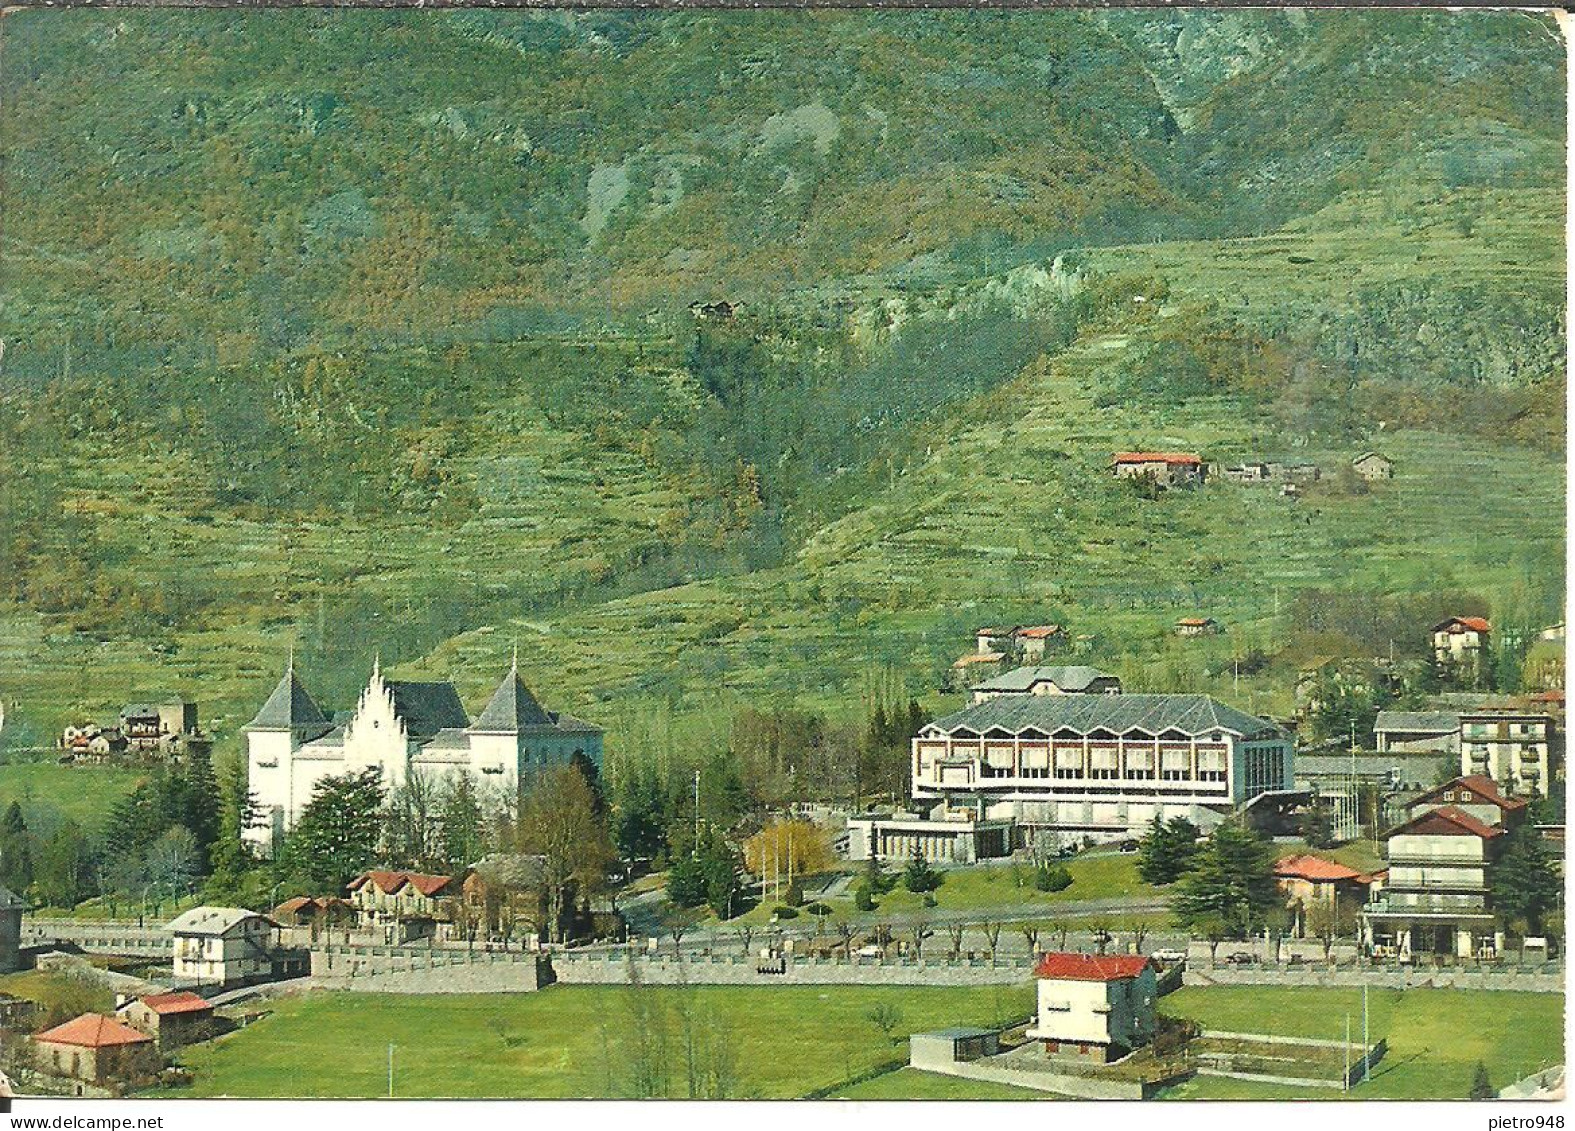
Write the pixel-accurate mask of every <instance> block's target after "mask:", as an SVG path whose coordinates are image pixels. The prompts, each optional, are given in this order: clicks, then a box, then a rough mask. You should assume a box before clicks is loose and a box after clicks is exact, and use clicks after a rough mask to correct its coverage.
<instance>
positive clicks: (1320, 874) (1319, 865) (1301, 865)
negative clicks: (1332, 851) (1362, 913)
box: [1274, 855, 1362, 883]
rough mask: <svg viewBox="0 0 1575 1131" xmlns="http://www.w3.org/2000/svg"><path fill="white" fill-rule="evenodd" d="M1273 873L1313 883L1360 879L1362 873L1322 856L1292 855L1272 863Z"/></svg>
mask: <svg viewBox="0 0 1575 1131" xmlns="http://www.w3.org/2000/svg"><path fill="white" fill-rule="evenodd" d="M1274 874H1275V875H1276V876H1284V877H1285V878H1287V879H1296V880H1311V881H1312V882H1313V883H1335V882H1337V881H1339V880H1360V879H1361V878H1362V874H1361V873H1360V872H1358V871H1357V870H1356V869H1355V868H1347V867H1346V866H1345V865H1344V864H1340V863H1337V862H1336V861H1333V860H1325V859H1324V858H1323V857H1322V856H1309V855H1294V856H1286V857H1282V858H1281V859H1280V861H1279V862H1278V863H1276V864H1275V865H1274Z"/></svg>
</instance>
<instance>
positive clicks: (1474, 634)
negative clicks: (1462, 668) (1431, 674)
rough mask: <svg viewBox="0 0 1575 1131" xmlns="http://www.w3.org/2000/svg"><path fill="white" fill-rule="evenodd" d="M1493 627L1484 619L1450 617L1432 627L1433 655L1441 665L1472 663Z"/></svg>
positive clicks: (1480, 651)
mask: <svg viewBox="0 0 1575 1131" xmlns="http://www.w3.org/2000/svg"><path fill="white" fill-rule="evenodd" d="M1492 631H1493V626H1492V625H1491V624H1489V623H1488V622H1487V620H1486V618H1484V617H1450V618H1449V619H1448V620H1441V621H1439V622H1438V623H1437V624H1435V625H1434V626H1433V655H1434V657H1435V658H1436V659H1437V660H1438V662H1439V663H1441V664H1460V663H1474V662H1475V661H1476V660H1477V659H1478V657H1480V656H1481V654H1482V649H1483V647H1484V646H1486V644H1487V639H1488V634H1489V633H1490V632H1492Z"/></svg>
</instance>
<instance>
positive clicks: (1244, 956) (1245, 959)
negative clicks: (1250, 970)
mask: <svg viewBox="0 0 1575 1131" xmlns="http://www.w3.org/2000/svg"><path fill="white" fill-rule="evenodd" d="M1225 961H1226V962H1228V963H1230V964H1231V965H1232V966H1250V965H1251V964H1252V963H1254V962H1256V961H1258V960H1257V959H1256V958H1254V957H1253V956H1252V955H1250V954H1248V953H1247V952H1246V951H1245V950H1238V951H1237V952H1236V953H1235V954H1227V955H1226V956H1225Z"/></svg>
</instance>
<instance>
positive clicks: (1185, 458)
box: [1111, 452, 1208, 487]
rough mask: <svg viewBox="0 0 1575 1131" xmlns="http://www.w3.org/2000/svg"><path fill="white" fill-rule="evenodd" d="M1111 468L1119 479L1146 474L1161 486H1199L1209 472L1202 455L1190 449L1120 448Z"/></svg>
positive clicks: (1134, 477)
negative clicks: (1131, 449)
mask: <svg viewBox="0 0 1575 1131" xmlns="http://www.w3.org/2000/svg"><path fill="white" fill-rule="evenodd" d="M1111 469H1112V470H1113V471H1114V472H1115V473H1116V478H1117V479H1137V478H1139V477H1140V476H1144V475H1147V476H1152V477H1153V479H1154V481H1155V482H1156V483H1158V484H1159V485H1160V486H1161V487H1196V486H1199V485H1200V484H1202V482H1203V478H1204V476H1205V475H1207V474H1208V467H1207V465H1206V464H1205V463H1204V462H1203V457H1202V456H1199V455H1194V454H1193V453H1191V452H1117V453H1116V454H1115V457H1114V459H1113V460H1112V461H1111Z"/></svg>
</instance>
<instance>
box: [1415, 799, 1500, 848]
mask: <svg viewBox="0 0 1575 1131" xmlns="http://www.w3.org/2000/svg"><path fill="white" fill-rule="evenodd" d="M1439 821H1445V822H1447V823H1449V824H1451V825H1454V826H1455V827H1456V828H1458V829H1460V830H1461V831H1462V832H1466V833H1469V834H1471V835H1472V836H1479V837H1481V838H1482V839H1483V840H1492V839H1493V838H1494V837H1496V836H1503V835H1504V830H1503V829H1495V828H1494V827H1493V826H1492V825H1485V824H1483V823H1482V822H1481V821H1479V820H1477V819H1476V818H1475V817H1473V816H1472V815H1471V814H1470V813H1465V812H1462V811H1461V810H1459V809H1456V808H1455V807H1454V806H1453V805H1445V806H1444V807H1443V808H1441V809H1429V810H1428V811H1427V812H1426V813H1418V814H1417V815H1416V816H1415V817H1412V818H1411V819H1410V820H1409V821H1407V822H1406V823H1405V824H1403V825H1399V826H1397V827H1396V828H1393V829H1391V830H1390V831H1389V835H1390V836H1394V835H1395V834H1396V833H1402V832H1405V831H1406V830H1408V829H1413V828H1417V827H1419V826H1421V825H1423V824H1426V823H1428V822H1431V823H1433V824H1434V825H1436V824H1437V823H1438V822H1439ZM1437 831H1438V832H1439V833H1442V834H1443V835H1446V836H1447V835H1450V834H1448V833H1447V832H1445V831H1444V830H1442V829H1439V830H1437Z"/></svg>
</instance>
